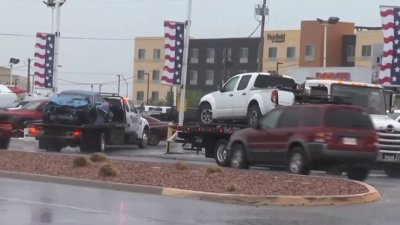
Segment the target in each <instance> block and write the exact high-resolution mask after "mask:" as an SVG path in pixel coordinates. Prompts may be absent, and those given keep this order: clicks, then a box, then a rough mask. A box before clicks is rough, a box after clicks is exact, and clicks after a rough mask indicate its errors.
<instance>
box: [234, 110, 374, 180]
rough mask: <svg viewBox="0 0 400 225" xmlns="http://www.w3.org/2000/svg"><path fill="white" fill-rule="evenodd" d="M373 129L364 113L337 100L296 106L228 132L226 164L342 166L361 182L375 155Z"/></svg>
mask: <svg viewBox="0 0 400 225" xmlns="http://www.w3.org/2000/svg"><path fill="white" fill-rule="evenodd" d="M377 141H378V140H377V133H376V131H375V129H374V126H373V124H372V121H371V119H370V117H369V115H368V114H367V113H366V111H365V110H364V109H362V108H360V107H357V106H351V105H343V104H297V105H293V106H288V107H279V108H275V109H274V110H272V111H270V112H269V113H268V114H267V115H265V117H263V119H262V120H261V121H260V123H259V124H258V125H257V127H256V128H246V129H242V130H239V131H236V132H235V133H233V134H232V136H231V137H230V140H229V144H228V149H229V150H228V155H229V159H230V164H231V166H232V167H234V168H248V167H249V166H250V165H252V164H266V165H271V166H279V165H280V166H282V165H284V166H287V168H288V170H289V172H291V173H295V174H308V173H309V172H310V170H312V169H317V170H319V169H322V170H328V169H330V168H332V167H336V166H343V168H345V169H346V170H347V175H348V178H350V179H356V180H364V179H365V178H366V177H367V176H368V173H369V170H370V167H371V166H372V165H373V163H374V162H375V158H376V156H377V151H378V149H377Z"/></svg>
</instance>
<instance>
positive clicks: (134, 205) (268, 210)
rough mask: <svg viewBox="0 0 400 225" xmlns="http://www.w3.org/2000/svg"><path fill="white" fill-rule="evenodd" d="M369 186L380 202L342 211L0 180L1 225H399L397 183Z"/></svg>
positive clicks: (377, 179) (376, 179)
mask: <svg viewBox="0 0 400 225" xmlns="http://www.w3.org/2000/svg"><path fill="white" fill-rule="evenodd" d="M18 144H21V143H17V145H18ZM22 144H23V145H24V146H25V144H26V145H27V146H25V147H23V150H26V151H35V150H34V147H32V146H33V145H32V144H31V143H22ZM13 145H14V147H15V143H12V146H13ZM141 151H143V152H141ZM66 152H72V153H73V152H74V150H73V149H72V150H70V151H69V150H68V151H66ZM163 152H164V147H163V146H157V147H155V148H149V149H145V150H139V149H133V150H132V149H129V150H128V149H118V150H113V151H111V152H110V154H111V155H113V156H115V157H129V156H132V157H138V158H141V159H144V160H158V161H160V160H161V161H162V160H166V159H164V156H162V157H159V156H160V155H163V154H162V153H163ZM151 154H154V155H151ZM146 155H147V156H146ZM155 155H157V157H154V156H155ZM180 156H181V155H180ZM181 157H186V158H187V159H186V160H188V161H189V159H193V160H195V161H196V162H199V163H207V164H208V163H210V162H212V160H204V156H202V155H199V156H196V155H194V154H193V153H191V154H187V155H186V156H181ZM173 158H174V157H172V159H169V160H172V161H173V160H175V159H173ZM178 158H179V157H178ZM317 174H318V175H320V173H317ZM367 183H370V184H372V185H373V186H375V187H376V188H378V190H379V191H380V192H381V194H382V195H383V198H382V200H380V201H378V202H375V203H367V204H361V205H351V206H341V207H276V206H264V207H254V206H244V205H229V204H220V203H214V202H206V201H198V200H188V199H177V198H170V197H163V196H157V195H147V194H139V193H127V192H118V191H110V190H103V189H94V188H86V187H76V186H68V185H59V184H51V183H39V182H30V181H22V180H12V179H1V178H0V224H15V225H20V224H21V225H22V224H24V225H25V224H35V225H36V224H40V225H42V224H49V225H56V224H57V225H58V224H62V225H64V224H65V225H67V224H68V225H69V224H82V225H86V224H96V225H103V224H107V225H111V224H118V225H125V224H126V225H130V224H143V225H146V224H157V225H158V224H171V225H172V224H177V225H180V224H193V225H194V224H213V225H214V224H230V225H270V224H271V225H275V224H277V225H278V224H279V225H281V224H282V225H285V224H290V225H303V224H304V225H325V224H327V225H339V224H340V225H358V224H362V225H372V224H377V225H381V224H382V225H386V224H388V225H389V224H396V225H397V224H399V221H400V213H398V212H400V194H399V190H400V179H390V178H387V177H385V176H383V175H382V174H381V173H379V172H376V173H373V174H372V175H371V176H370V177H369V178H368V180H367Z"/></svg>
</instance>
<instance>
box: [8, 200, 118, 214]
mask: <svg viewBox="0 0 400 225" xmlns="http://www.w3.org/2000/svg"><path fill="white" fill-rule="evenodd" d="M0 200H4V201H9V202H23V203H29V204H35V205H46V206H54V207H59V208H68V209H74V210H80V211H85V212H91V213H98V214H115V213H114V212H107V211H100V210H93V209H88V208H81V207H75V206H70V205H62V204H55V203H48V202H41V201H32V200H25V199H18V198H7V197H0Z"/></svg>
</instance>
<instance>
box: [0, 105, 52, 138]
mask: <svg viewBox="0 0 400 225" xmlns="http://www.w3.org/2000/svg"><path fill="white" fill-rule="evenodd" d="M47 102H48V100H36V101H29V102H26V103H25V104H24V105H23V106H21V107H20V108H18V109H12V110H4V111H1V112H0V115H2V116H3V118H5V120H7V121H8V122H10V123H11V125H12V130H13V136H16V137H21V136H23V129H24V128H25V122H27V121H32V120H41V119H42V115H43V108H44V106H45V105H46V104H47Z"/></svg>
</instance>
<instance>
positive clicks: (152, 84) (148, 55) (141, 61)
mask: <svg viewBox="0 0 400 225" xmlns="http://www.w3.org/2000/svg"><path fill="white" fill-rule="evenodd" d="M134 46H135V47H134V53H135V57H134V66H133V73H134V78H133V94H132V96H133V101H134V102H135V104H141V103H142V102H144V103H145V104H146V100H147V84H148V83H147V82H148V80H147V79H150V80H149V85H148V86H149V91H148V94H149V100H151V97H152V93H153V92H157V93H158V100H159V101H164V102H165V101H166V97H167V93H168V92H169V91H170V89H171V86H168V85H162V84H160V78H161V75H162V71H163V67H164V54H165V53H164V52H165V50H164V37H138V38H135V43H134ZM155 50H156V51H158V50H159V51H160V54H159V56H160V57H159V58H154V56H153V52H154V51H155ZM139 51H142V52H143V51H144V58H140V57H139ZM139 71H144V73H145V74H149V75H145V76H144V79H139V73H140V72H139ZM153 71H159V77H158V79H157V77H153ZM153 78H156V79H153ZM138 92H142V93H143V94H144V96H143V97H144V98H143V99H140V98H139V99H138V97H140V96H138Z"/></svg>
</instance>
